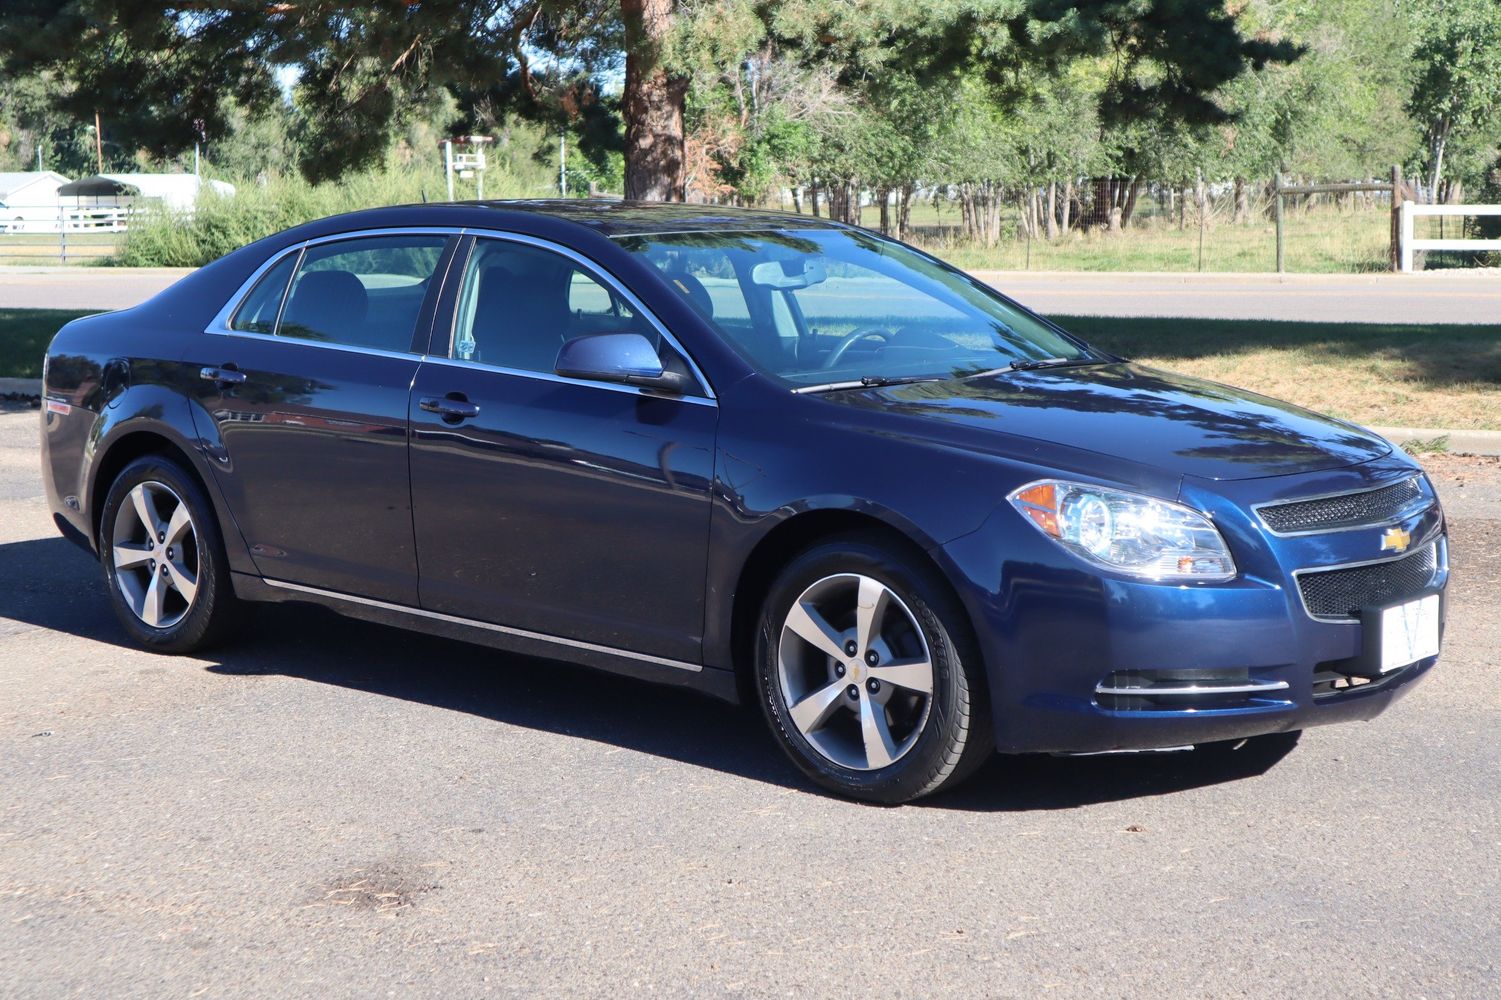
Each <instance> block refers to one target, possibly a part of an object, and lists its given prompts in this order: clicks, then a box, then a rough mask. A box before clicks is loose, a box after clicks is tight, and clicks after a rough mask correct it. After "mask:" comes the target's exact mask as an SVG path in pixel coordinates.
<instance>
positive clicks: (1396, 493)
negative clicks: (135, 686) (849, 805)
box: [42, 202, 1448, 803]
mask: <svg viewBox="0 0 1501 1000" xmlns="http://www.w3.org/2000/svg"><path fill="white" fill-rule="evenodd" d="M44 395H45V401H44V406H43V417H42V444H43V471H44V476H45V480H46V484H47V492H48V496H49V499H50V502H51V506H52V510H53V512H54V518H55V521H56V524H57V526H58V528H59V529H60V530H61V531H62V532H63V534H65V535H67V536H68V537H70V538H72V539H74V540H75V541H77V542H78V543H79V544H81V545H83V546H85V547H87V548H88V549H90V550H91V551H92V552H94V553H96V554H97V556H98V557H99V559H100V560H101V563H102V567H103V571H104V574H105V576H106V577H107V580H108V594H109V599H110V601H111V602H112V604H113V606H114V610H115V612H116V613H117V615H118V617H119V620H120V622H121V624H122V626H123V628H124V629H125V631H126V632H128V633H129V635H130V636H131V637H132V638H133V639H134V640H135V641H136V642H138V643H140V644H142V645H144V646H146V647H148V648H151V649H156V650H160V651H161V652H164V653H189V652H194V651H197V650H200V649H203V648H205V647H207V646H208V645H210V644H212V643H215V642H221V641H224V640H226V639H227V638H228V637H229V636H231V635H232V633H233V630H234V628H235V626H236V625H237V624H239V623H240V622H241V621H242V620H243V619H244V616H245V612H246V609H247V607H248V605H250V604H251V603H253V602H264V601H298V602H308V603H314V604H319V605H324V606H327V607H330V608H333V609H336V610H338V611H340V612H343V613H346V614H349V615H354V616H357V617H361V618H367V619H372V620H375V621H380V622H385V623H388V624H393V625H398V626H402V627H405V628H410V629H416V630H420V631H424V632H430V633H435V634H441V635H446V636H451V637H457V638H461V639H465V640H469V641H473V642H478V643H485V644H488V645H491V646H494V647H497V648H500V649H504V650H509V651H514V652H519V653H526V654H533V655H537V656H541V657H546V658H550V659H553V660H567V661H572V662H575V663H582V664H586V665H589V666H592V667H597V668H600V669H604V670H610V671H615V672H619V673H624V674H629V675H632V676H636V677H640V678H644V679H648V680H653V681H659V682H663V683H669V684H678V685H684V686H687V687H691V688H693V689H696V690H699V691H702V692H704V693H706V694H709V695H712V696H716V697H720V698H725V699H729V700H740V701H754V702H756V703H757V704H758V705H759V706H760V710H761V711H763V712H764V713H765V716H766V719H767V721H768V723H769V724H770V729H771V732H772V733H773V735H774V738H775V740H776V741H777V742H778V743H779V744H780V746H781V747H782V749H783V750H785V751H786V753H787V755H788V756H789V758H790V759H791V760H792V762H793V763H794V764H795V765H796V766H797V767H798V768H799V769H800V770H801V771H802V772H803V773H804V774H805V775H807V776H808V777H809V778H810V779H811V780H812V781H814V782H816V783H817V784H818V785H820V786H822V787H824V788H827V789H830V790H833V791H835V792H838V793H841V794H844V795H848V796H852V797H856V798H860V799H866V800H872V801H878V802H888V803H894V802H903V801H907V800H910V799H913V798H916V797H918V796H922V795H926V794H929V793H932V792H935V791H937V790H939V789H941V788H945V787H949V786H951V785H953V784H954V783H956V782H958V781H959V780H961V779H962V778H963V777H964V776H965V775H966V774H968V773H969V772H970V771H972V770H973V769H974V768H975V767H976V766H978V765H979V764H980V763H982V762H983V761H985V760H987V759H988V758H989V757H990V756H991V755H992V754H993V753H995V752H996V751H1000V752H1002V753H1007V754H1015V753H1026V752H1064V753H1069V752H1102V751H1116V750H1136V749H1152V748H1165V747H1194V746H1198V747H1206V748H1214V749H1216V750H1219V749H1223V748H1225V747H1231V746H1235V745H1238V744H1239V743H1241V742H1243V741H1246V740H1256V739H1260V740H1265V739H1268V738H1272V739H1276V738H1281V739H1283V740H1286V739H1288V738H1289V736H1290V735H1291V734H1296V733H1297V732H1298V731H1300V730H1302V729H1304V728H1306V727H1308V726H1314V725H1322V724H1327V723H1332V722H1342V721H1353V720H1361V719H1370V718H1372V717H1374V716H1375V715H1377V714H1378V713H1380V712H1381V711H1383V710H1384V709H1385V708H1386V707H1387V706H1388V705H1389V704H1390V703H1391V702H1392V701H1393V700H1394V699H1396V698H1397V697H1399V696H1400V695H1401V694H1402V693H1403V692H1404V691H1406V690H1408V689H1409V688H1410V686H1411V684H1412V682H1414V681H1415V680H1417V679H1418V678H1420V677H1422V676H1423V675H1424V674H1425V673H1427V671H1428V670H1430V669H1431V668H1432V667H1433V665H1434V664H1435V662H1436V661H1437V657H1438V652H1439V643H1440V638H1441V633H1442V627H1443V612H1444V605H1443V594H1444V588H1445V585H1446V583H1447V581H1448V552H1447V541H1446V530H1445V524H1444V517H1443V513H1442V511H1441V508H1440V506H1439V502H1438V498H1437V497H1436V496H1435V495H1434V491H1433V488H1432V486H1431V485H1430V483H1429V482H1428V480H1427V478H1426V477H1425V476H1424V475H1423V474H1422V471H1421V470H1420V469H1419V468H1418V466H1417V465H1415V464H1414V463H1413V461H1412V460H1411V459H1410V458H1409V457H1407V456H1406V455H1404V454H1402V453H1401V452H1400V451H1396V450H1394V449H1393V448H1392V447H1391V445H1390V444H1388V443H1387V442H1386V441H1385V440H1383V439H1382V438H1380V437H1378V436H1376V435H1374V434H1371V433H1369V432H1367V431H1364V430H1361V429H1360V428H1358V427H1355V426H1352V425H1350V424H1348V423H1344V422H1342V421H1339V420H1334V419H1331V418H1328V417H1323V416H1320V415H1318V414H1315V413H1311V412H1309V411H1307V410H1303V409H1300V408H1299V407H1296V406H1292V405H1289V404H1286V403H1281V402H1278V401H1276V400H1272V399H1268V398H1265V397H1263V396H1258V395H1255V394H1253V393H1249V392H1244V391H1241V390H1238V389H1233V388H1230V387H1227V386H1224V385H1218V384H1215V383H1212V382H1206V381H1203V380H1201V379H1195V378H1187V377H1183V376H1180V375H1174V374H1172V373H1169V372H1165V371H1160V370H1156V369H1152V368H1146V367H1142V366H1139V365H1135V364H1132V363H1130V362H1129V361H1127V360H1125V359H1123V358H1119V357H1115V356H1113V355H1111V354H1108V353H1106V352H1104V351H1101V350H1097V349H1095V348H1092V347H1090V346H1089V345H1087V344H1085V343H1083V342H1082V341H1080V340H1079V339H1078V338H1076V337H1074V336H1072V335H1070V334H1069V333H1068V332H1066V331H1065V330H1062V329H1060V328H1059V327H1057V326H1056V325H1054V324H1053V323H1051V322H1049V321H1047V320H1045V319H1043V318H1042V317H1039V316H1037V315H1035V314H1033V313H1031V312H1029V311H1028V310H1026V309H1024V308H1022V307H1021V306H1019V305H1017V304H1016V303H1015V302H1012V301H1011V300H1009V299H1007V298H1005V297H1004V296H1002V295H1000V294H998V293H996V292H995V291H994V290H992V289H991V288H989V287H987V286H986V285H984V284H982V283H980V282H978V281H975V280H974V279H972V278H970V277H968V276H966V275H965V274H963V273H962V272H959V271H957V270H955V269H953V268H951V267H949V266H948V265H946V264H944V263H942V262H941V261H938V260H936V259H934V258H932V257H930V256H928V255H926V254H924V253H921V252H919V251H917V250H914V249H912V248H910V247H907V246H904V245H903V244H900V243H897V242H893V241H891V240H887V239H883V238H881V237H879V236H876V235H874V234H872V233H869V232H866V231H864V230H861V229H857V228H852V227H849V226H843V225H838V224H834V223H830V222H826V221H823V220H820V219H816V218H809V217H807V216H799V215H781V214H774V213H766V212H754V211H745V210H736V209H728V208H722V207H713V206H685V205H654V204H632V203H606V202H508V203H507V202H493V203H472V204H449V205H422V206H410V207H404V208H389V209H378V210H373V211H367V212H360V213H356V214H352V215H344V216H339V217H336V218H331V219H325V220H322V221H319V222H313V223H310V224H308V225H304V226H300V227H298V228H295V229H291V230H288V231H286V232H284V233H280V234H278V235H276V236H272V237H269V238H267V239H264V240H261V241H260V242H257V243H254V244H252V245H250V246H248V247H245V248H243V249H241V250H238V251H235V252H234V253H231V254H229V255H228V256H226V257H224V258H222V259H220V260H218V261H216V262H215V263H213V264H211V265H209V266H207V267H204V268H202V269H200V270H198V271H197V272H195V273H194V274H192V275H191V276H189V277H187V278H184V279H183V280H182V281H180V282H178V283H177V284H176V285H174V286H172V287H171V288H169V289H167V290H166V291H164V292H162V293H161V294H160V295H158V296H156V297H155V298H153V299H151V300H149V301H147V302H145V303H143V304H141V305H139V306H137V307H135V308H133V309H127V310H124V311H121V312H115V313H108V314H104V315H99V316H91V317H87V318H84V319H80V320H77V321H75V322H73V323H70V324H68V326H66V327H64V328H63V329H62V331H60V332H59V333H58V335H57V337H56V339H55V340H54V341H53V343H52V345H51V348H50V349H49V352H48V356H47V363H46V370H45V387H44ZM539 662H540V661H539ZM413 669H414V670H420V669H421V666H420V664H413ZM528 669H545V668H544V667H541V666H535V667H529V668H528Z"/></svg>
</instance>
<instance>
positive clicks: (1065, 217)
mask: <svg viewBox="0 0 1501 1000" xmlns="http://www.w3.org/2000/svg"><path fill="white" fill-rule="evenodd" d="M1073 212H1074V182H1073V179H1072V178H1070V179H1069V180H1068V181H1066V182H1065V183H1064V185H1063V209H1062V215H1061V217H1060V218H1059V220H1058V222H1059V228H1060V229H1062V230H1063V235H1064V236H1067V235H1068V234H1069V231H1070V224H1071V223H1072V222H1073V218H1072V216H1073Z"/></svg>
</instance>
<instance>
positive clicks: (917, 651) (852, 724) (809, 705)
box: [777, 573, 933, 770]
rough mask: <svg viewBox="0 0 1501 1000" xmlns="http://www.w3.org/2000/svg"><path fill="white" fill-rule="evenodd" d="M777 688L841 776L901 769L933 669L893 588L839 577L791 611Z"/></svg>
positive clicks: (922, 715) (927, 700)
mask: <svg viewBox="0 0 1501 1000" xmlns="http://www.w3.org/2000/svg"><path fill="white" fill-rule="evenodd" d="M777 680H778V681H779V682H780V683H781V687H782V696H783V697H784V698H785V699H786V701H787V705H788V714H789V715H790V716H791V717H792V722H793V724H794V725H796V726H797V729H798V732H800V733H802V735H803V738H804V739H806V740H807V741H808V743H809V744H810V745H812V746H813V748H814V749H815V750H817V751H818V752H819V753H821V754H823V755H824V756H825V757H827V758H828V759H829V760H831V761H833V762H834V763H836V764H838V765H840V766H842V767H847V768H851V769H854V770H875V769H876V768H882V767H886V766H887V765H889V764H891V763H894V762H895V761H897V760H899V759H900V758H901V757H902V756H903V755H905V754H906V753H907V752H908V751H909V750H911V749H912V745H913V744H914V743H915V742H916V741H917V737H918V735H919V734H920V733H921V732H922V728H923V723H924V722H925V721H926V720H927V717H928V709H929V708H930V706H931V704H932V694H933V663H932V659H931V657H930V655H929V653H928V643H927V640H925V639H924V638H923V634H922V628H921V627H920V626H919V625H918V623H917V619H916V618H914V617H913V615H912V612H911V611H910V610H908V608H907V606H906V605H905V604H904V603H902V599H901V598H899V597H897V596H896V595H895V594H894V593H892V592H891V588H889V587H887V586H886V585H885V584H883V583H881V582H880V581H879V580H876V579H873V578H872V577H868V576H862V575H860V574H858V573H841V574H838V575H835V576H830V577H825V578H824V579H822V580H819V581H817V582H816V583H814V584H813V585H812V586H810V587H808V588H807V589H806V590H804V591H803V593H802V594H801V595H800V596H799V597H798V599H797V600H796V601H794V602H793V603H792V606H791V607H790V608H788V609H787V616H786V620H785V623H784V624H783V626H782V636H781V642H780V644H779V645H778V649H777Z"/></svg>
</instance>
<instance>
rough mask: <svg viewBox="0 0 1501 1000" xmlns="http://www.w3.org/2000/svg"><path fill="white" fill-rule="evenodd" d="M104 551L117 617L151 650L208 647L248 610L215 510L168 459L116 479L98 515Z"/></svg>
mask: <svg viewBox="0 0 1501 1000" xmlns="http://www.w3.org/2000/svg"><path fill="white" fill-rule="evenodd" d="M99 556H100V559H101V561H102V562H103V563H104V575H105V577H106V579H107V580H108V584H109V598H110V604H111V605H112V606H113V608H114V611H115V617H117V618H118V619H119V620H120V624H121V625H123V626H124V627H125V631H127V632H129V633H130V636H131V638H132V639H134V640H135V641H136V642H137V643H139V644H140V645H142V646H145V647H147V648H148V649H153V650H156V651H158V652H163V653H191V652H194V651H196V650H199V649H202V648H205V647H207V646H209V645H211V644H212V643H214V642H216V641H217V640H219V639H220V638H222V637H223V636H224V635H225V634H226V633H227V632H228V631H229V630H230V629H231V628H232V627H233V626H234V625H235V624H237V623H238V621H239V619H240V617H241V615H242V614H243V611H242V605H241V602H240V601H239V600H237V599H236V598H235V596H234V592H233V590H232V589H231V586H230V581H229V565H228V560H227V558H226V557H225V555H224V543H223V541H222V539H221V537H220V534H219V525H218V522H217V520H215V518H214V510H213V507H212V506H211V505H210V503H209V499H208V497H206V496H205V495H204V493H203V489H202V488H201V487H200V486H199V485H198V483H197V481H196V480H194V479H193V477H192V476H190V475H189V474H188V473H187V472H186V471H185V470H184V469H183V468H182V466H180V465H178V464H177V463H176V462H174V461H173V460H172V459H170V458H167V457H165V456H162V455H146V456H143V457H141V458H138V459H136V460H135V461H133V462H131V463H130V464H129V465H127V466H126V467H125V468H124V469H123V470H121V472H120V474H119V476H117V477H116V478H115V481H114V483H113V484H112V485H111V486H110V490H109V494H108V495H107V496H106V497H105V501H104V508H103V510H102V511H101V512H100V521H99Z"/></svg>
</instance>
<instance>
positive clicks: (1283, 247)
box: [1272, 170, 1287, 274]
mask: <svg viewBox="0 0 1501 1000" xmlns="http://www.w3.org/2000/svg"><path fill="white" fill-rule="evenodd" d="M1272 200H1273V201H1274V202H1275V203H1276V206H1277V273H1278V274H1281V273H1282V272H1283V262H1284V259H1285V257H1286V254H1287V242H1286V237H1285V235H1284V233H1283V231H1282V171H1280V170H1279V171H1277V174H1276V176H1275V177H1274V178H1273V180H1272Z"/></svg>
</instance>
